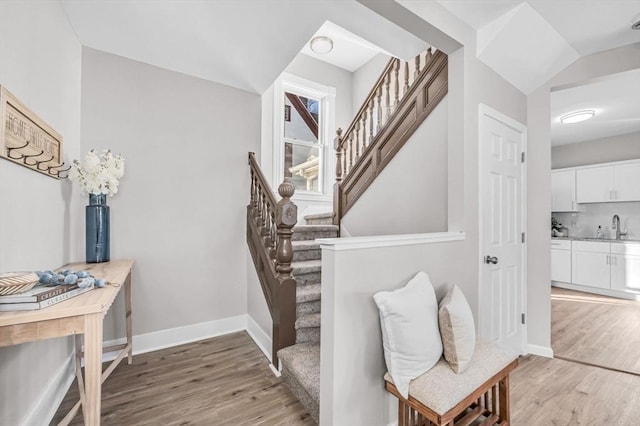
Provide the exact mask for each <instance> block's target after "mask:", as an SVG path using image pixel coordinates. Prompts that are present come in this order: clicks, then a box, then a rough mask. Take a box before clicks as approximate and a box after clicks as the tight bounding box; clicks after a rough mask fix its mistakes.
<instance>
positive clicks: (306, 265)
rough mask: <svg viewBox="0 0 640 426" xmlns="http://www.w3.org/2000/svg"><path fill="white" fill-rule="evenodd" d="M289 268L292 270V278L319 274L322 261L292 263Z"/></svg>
mask: <svg viewBox="0 0 640 426" xmlns="http://www.w3.org/2000/svg"><path fill="white" fill-rule="evenodd" d="M291 267H292V268H293V276H294V277H295V276H298V275H302V274H311V273H314V272H320V269H321V268H322V261H321V260H318V259H316V260H303V261H300V262H292V263H291Z"/></svg>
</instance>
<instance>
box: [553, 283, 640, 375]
mask: <svg viewBox="0 0 640 426" xmlns="http://www.w3.org/2000/svg"><path fill="white" fill-rule="evenodd" d="M551 347H552V348H553V352H554V355H555V356H556V357H558V358H562V359H566V360H573V361H577V362H583V363H586V364H591V365H597V366H602V367H606V368H611V369H615V370H621V371H627V372H631V373H634V374H640V302H638V301H631V300H623V299H616V298H613V297H607V296H600V295H597V294H590V293H583V292H579V291H573V290H565V289H561V288H557V287H552V288H551Z"/></svg>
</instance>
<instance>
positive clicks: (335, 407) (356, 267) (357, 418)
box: [320, 235, 477, 426]
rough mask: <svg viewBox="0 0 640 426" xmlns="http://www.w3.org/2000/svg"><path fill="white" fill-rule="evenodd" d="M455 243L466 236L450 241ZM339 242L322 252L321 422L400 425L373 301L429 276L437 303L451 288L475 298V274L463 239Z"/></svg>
mask: <svg viewBox="0 0 640 426" xmlns="http://www.w3.org/2000/svg"><path fill="white" fill-rule="evenodd" d="M403 237H405V236H403ZM416 237H418V238H417V239H419V236H416ZM452 237H453V238H463V237H464V236H463V235H457V236H451V235H449V236H448V238H452ZM389 238H391V237H389ZM340 240H341V241H338V242H336V243H335V245H331V244H324V243H323V244H322V246H321V247H322V324H321V329H320V330H321V334H322V336H321V339H322V345H321V348H320V349H321V354H320V364H321V376H320V383H321V386H320V424H322V425H335V426H351V425H380V426H384V425H388V424H392V423H393V422H395V421H397V407H398V405H397V400H396V399H395V398H393V397H392V396H391V395H390V394H389V393H388V392H386V391H385V390H384V381H383V379H382V378H383V376H384V373H385V372H386V371H387V369H386V366H385V361H384V356H383V355H384V352H383V347H382V336H381V331H380V319H379V315H378V309H377V307H376V305H375V302H374V301H373V295H374V294H375V293H377V292H378V291H383V290H394V289H396V288H399V287H401V286H403V285H405V284H406V283H407V282H408V281H409V280H410V279H411V278H412V277H413V276H414V275H415V274H416V273H417V272H419V271H425V272H427V273H428V275H429V277H430V279H431V281H432V283H433V285H434V288H435V290H436V296H437V297H438V299H439V300H440V299H441V298H442V297H443V296H444V293H445V292H446V289H447V287H448V286H449V285H452V284H457V285H458V286H459V287H460V288H461V289H462V291H463V292H464V294H465V296H466V297H467V298H468V299H470V298H471V297H473V296H472V295H475V294H476V289H475V287H476V285H477V282H476V280H475V278H474V276H475V273H474V271H470V270H469V269H468V268H466V267H464V266H463V265H465V264H466V261H467V260H466V259H465V257H466V256H465V248H464V245H465V241H449V242H436V243H425V242H424V241H423V242H418V243H415V241H411V240H409V241H411V242H409V241H402V242H400V243H399V244H398V245H395V246H391V245H389V242H388V241H386V242H383V243H381V244H371V247H369V248H363V249H350V248H348V247H345V246H347V245H348V244H349V241H348V240H349V239H345V238H341V239H340ZM355 240H357V239H355ZM469 301H471V300H469ZM354 407H355V408H354Z"/></svg>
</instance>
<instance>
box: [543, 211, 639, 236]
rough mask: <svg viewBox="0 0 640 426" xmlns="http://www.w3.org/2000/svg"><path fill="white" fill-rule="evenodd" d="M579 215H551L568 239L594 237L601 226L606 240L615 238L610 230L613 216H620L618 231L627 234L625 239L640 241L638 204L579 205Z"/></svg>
mask: <svg viewBox="0 0 640 426" xmlns="http://www.w3.org/2000/svg"><path fill="white" fill-rule="evenodd" d="M579 209H580V212H579V213H553V214H552V216H553V217H555V218H556V220H557V221H558V222H560V223H561V224H562V225H563V226H565V227H567V228H568V229H569V236H570V237H578V238H585V237H595V236H596V229H597V228H598V226H601V227H602V229H603V231H604V236H605V237H606V238H615V233H614V231H612V229H611V220H612V218H613V215H615V214H617V215H618V216H620V229H621V230H622V231H624V230H625V229H626V230H627V232H628V235H627V238H629V239H634V240H638V239H640V202H628V203H593V204H580V205H579Z"/></svg>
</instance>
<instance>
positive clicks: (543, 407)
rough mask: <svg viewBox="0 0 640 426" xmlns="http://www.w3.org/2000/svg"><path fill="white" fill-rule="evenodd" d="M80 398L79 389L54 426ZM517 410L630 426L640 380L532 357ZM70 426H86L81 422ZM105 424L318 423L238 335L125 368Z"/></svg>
mask: <svg viewBox="0 0 640 426" xmlns="http://www.w3.org/2000/svg"><path fill="white" fill-rule="evenodd" d="M381 386H382V379H381ZM76 398H77V385H76V384H75V383H74V384H73V385H72V387H71V389H70V391H69V392H68V394H67V396H66V397H65V400H64V402H63V404H62V405H61V407H60V409H59V410H58V413H57V414H56V417H55V418H54V421H53V422H52V424H56V423H57V422H58V421H59V420H60V419H62V417H63V415H64V414H65V413H66V412H67V410H68V409H69V407H71V406H72V405H73V403H75V401H76ZM511 404H512V406H511V413H512V422H511V424H512V425H513V426H549V425H576V426H577V425H580V426H591V425H592V426H603V425H607V426H627V425H629V426H632V425H636V424H637V419H639V418H640V376H636V375H633V374H626V373H619V372H615V371H610V370H606V369H602V368H598V367H591V366H585V365H582V364H577V363H574V362H568V361H563V360H559V359H547V358H540V357H536V356H529V357H525V358H523V359H522V360H521V363H520V365H519V366H518V367H517V368H516V370H515V371H514V372H513V373H512V375H511ZM358 409H366V407H358ZM72 424H73V425H82V415H81V414H79V415H78V416H76V418H75V419H74V421H73V423H72ZM102 424H103V425H106V426H109V425H120V426H133V425H158V426H159V425H162V426H164V425H203V426H210V425H292V426H298V425H300V426H307V425H314V422H313V420H312V419H311V417H310V416H309V415H308V414H307V413H306V412H305V410H304V408H303V407H302V405H301V404H300V403H299V402H298V401H297V400H296V399H295V397H294V396H293V395H292V394H291V392H290V391H289V389H288V388H287V386H286V385H285V384H283V383H282V381H281V379H279V378H276V377H274V376H273V373H272V372H271V371H270V369H269V367H268V365H267V360H266V359H265V358H264V356H263V355H262V352H260V350H259V349H258V347H257V346H255V344H254V343H253V341H252V340H251V338H250V337H249V336H248V335H247V334H246V333H245V332H240V333H234V334H229V335H226V336H221V337H217V338H214V339H208V340H203V341H200V342H195V343H191V344H187V345H182V346H177V347H174V348H169V349H165V350H161V351H157V352H151V353H148V354H142V355H137V356H135V357H134V364H133V365H126V364H121V365H120V366H118V368H117V369H116V370H115V371H114V372H113V374H112V375H111V377H110V378H109V379H108V380H107V381H106V382H105V383H104V385H103V398H102ZM349 426H370V425H349ZM371 426H378V425H371ZM381 426H382V425H381Z"/></svg>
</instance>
